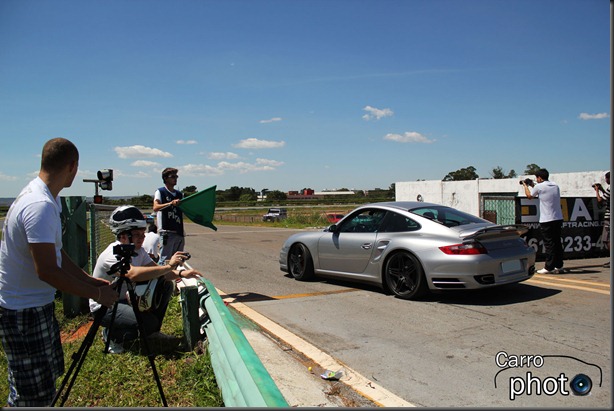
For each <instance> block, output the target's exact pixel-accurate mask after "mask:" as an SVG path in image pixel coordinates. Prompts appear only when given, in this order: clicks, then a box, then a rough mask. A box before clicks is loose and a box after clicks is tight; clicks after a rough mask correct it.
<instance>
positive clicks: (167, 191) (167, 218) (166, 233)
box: [153, 167, 185, 264]
mask: <svg viewBox="0 0 614 411" xmlns="http://www.w3.org/2000/svg"><path fill="white" fill-rule="evenodd" d="M177 172H178V170H177V169H176V168H170V167H167V168H165V169H164V170H162V181H163V182H164V186H163V187H160V188H159V189H157V190H156V193H155V194H154V203H153V211H154V212H156V213H158V214H157V221H158V224H159V226H160V227H159V234H160V261H158V264H164V262H165V261H166V260H167V259H169V258H171V256H173V255H174V254H175V253H176V252H177V251H183V247H184V246H185V234H184V231H183V213H182V212H181V209H180V208H179V207H178V205H179V203H180V202H181V199H182V198H183V194H182V193H181V191H177V190H175V186H176V185H177V179H178V178H179V176H178V175H177Z"/></svg>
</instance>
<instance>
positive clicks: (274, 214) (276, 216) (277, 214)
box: [262, 208, 288, 221]
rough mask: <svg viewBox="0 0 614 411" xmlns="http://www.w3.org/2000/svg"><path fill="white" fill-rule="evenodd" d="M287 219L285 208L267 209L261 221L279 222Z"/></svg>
mask: <svg viewBox="0 0 614 411" xmlns="http://www.w3.org/2000/svg"><path fill="white" fill-rule="evenodd" d="M287 217H288V210H286V209H285V208H269V211H267V213H266V214H265V215H263V216H262V221H281V220H285V219H286V218H287Z"/></svg>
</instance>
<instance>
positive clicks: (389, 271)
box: [384, 251, 428, 300]
mask: <svg viewBox="0 0 614 411" xmlns="http://www.w3.org/2000/svg"><path fill="white" fill-rule="evenodd" d="M384 276H385V278H384V280H385V282H386V286H387V287H388V289H389V290H390V291H391V292H392V293H393V294H394V295H395V296H397V297H399V298H402V299H404V300H412V299H415V298H418V297H420V296H422V295H424V294H425V293H426V291H427V289H428V288H427V284H426V278H425V277H424V270H423V268H422V265H421V264H420V261H418V259H417V258H416V257H415V256H414V255H413V254H411V253H410V252H408V251H399V252H396V253H394V254H393V255H391V256H390V257H389V258H388V260H387V261H386V266H385V268H384Z"/></svg>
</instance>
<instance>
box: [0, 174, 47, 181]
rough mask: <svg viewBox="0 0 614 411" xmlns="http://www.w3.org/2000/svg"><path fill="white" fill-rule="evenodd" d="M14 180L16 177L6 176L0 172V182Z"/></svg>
mask: <svg viewBox="0 0 614 411" xmlns="http://www.w3.org/2000/svg"><path fill="white" fill-rule="evenodd" d="M37 174H38V172H37ZM15 180H17V177H13V176H7V175H6V174H4V173H2V172H0V181H15Z"/></svg>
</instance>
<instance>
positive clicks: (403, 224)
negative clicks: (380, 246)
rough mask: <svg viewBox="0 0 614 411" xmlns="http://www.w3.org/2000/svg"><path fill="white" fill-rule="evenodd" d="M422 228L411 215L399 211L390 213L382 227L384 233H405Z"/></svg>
mask: <svg viewBox="0 0 614 411" xmlns="http://www.w3.org/2000/svg"><path fill="white" fill-rule="evenodd" d="M419 229H420V224H418V223H417V222H415V221H414V220H412V219H411V218H409V217H405V216H404V215H401V214H397V213H388V218H386V222H385V223H384V226H383V227H382V230H381V231H382V232H384V233H403V232H407V231H416V230H419Z"/></svg>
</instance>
